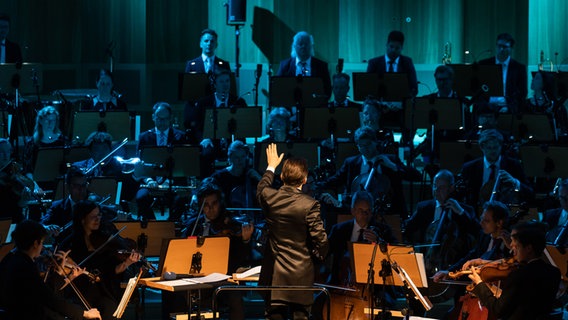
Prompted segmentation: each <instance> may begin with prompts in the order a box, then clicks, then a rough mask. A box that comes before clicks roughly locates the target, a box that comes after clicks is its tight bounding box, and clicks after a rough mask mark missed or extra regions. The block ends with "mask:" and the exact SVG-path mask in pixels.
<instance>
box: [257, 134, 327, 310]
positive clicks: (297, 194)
mask: <svg viewBox="0 0 568 320" xmlns="http://www.w3.org/2000/svg"><path fill="white" fill-rule="evenodd" d="M266 158H267V162H268V167H267V168H266V172H265V173H264V175H263V177H262V179H261V180H260V182H259V183H258V187H257V199H258V202H259V203H260V205H261V207H262V209H263V213H264V216H265V219H266V223H267V226H268V247H267V250H266V251H265V253H264V258H263V262H262V269H261V272H260V278H259V285H269V286H289V285H293V286H312V285H313V283H314V277H315V268H314V262H313V259H316V260H320V261H322V260H323V258H324V257H325V256H326V255H327V252H328V250H329V243H328V239H327V234H326V232H325V229H324V226H323V222H322V220H321V217H320V205H319V202H318V201H317V200H315V199H313V198H312V197H310V196H308V195H306V194H304V193H302V191H301V188H302V185H304V184H305V183H306V181H307V179H308V165H307V161H306V160H305V159H301V158H293V157H292V158H288V159H287V160H286V161H285V162H284V165H283V167H282V173H281V174H280V176H281V178H282V181H283V183H284V186H282V187H281V188H280V189H278V190H277V189H274V188H272V187H271V185H272V182H273V181H274V171H275V170H276V167H278V165H279V164H280V163H281V162H282V159H283V158H284V154H280V155H279V154H278V150H277V147H276V145H275V144H270V145H268V148H267V150H266ZM312 302H313V294H312V292H310V291H279V290H273V291H270V292H269V293H267V294H266V295H265V304H266V308H267V309H266V318H267V319H289V317H290V316H293V319H297V320H300V319H306V320H307V319H308V318H309V314H310V311H309V309H310V305H311V304H312Z"/></svg>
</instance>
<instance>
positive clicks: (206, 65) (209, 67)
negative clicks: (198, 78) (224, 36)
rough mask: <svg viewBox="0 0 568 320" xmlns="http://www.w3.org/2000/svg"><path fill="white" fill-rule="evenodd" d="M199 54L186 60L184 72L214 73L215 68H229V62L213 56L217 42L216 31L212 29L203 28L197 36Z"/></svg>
mask: <svg viewBox="0 0 568 320" xmlns="http://www.w3.org/2000/svg"><path fill="white" fill-rule="evenodd" d="M199 39H200V40H199V47H200V48H201V56H199V57H197V58H195V59H192V60H189V61H187V63H186V65H185V73H210V72H211V73H214V72H216V71H217V69H226V70H229V69H230V65H229V62H227V61H225V60H223V59H221V58H219V57H217V56H215V49H217V46H218V45H219V43H218V42H217V32H215V30H213V29H204V30H203V31H201V37H200V38H199Z"/></svg>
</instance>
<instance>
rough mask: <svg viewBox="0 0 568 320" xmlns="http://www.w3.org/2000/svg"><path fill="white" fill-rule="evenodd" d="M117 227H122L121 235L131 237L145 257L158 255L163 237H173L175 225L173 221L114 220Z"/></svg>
mask: <svg viewBox="0 0 568 320" xmlns="http://www.w3.org/2000/svg"><path fill="white" fill-rule="evenodd" d="M114 225H115V226H116V228H117V229H119V230H120V229H122V227H124V226H126V229H124V230H123V231H122V232H121V234H120V235H121V236H122V237H124V238H129V239H133V240H135V241H136V243H137V244H138V248H139V250H141V253H142V254H143V255H144V256H146V257H159V256H160V251H161V248H162V241H163V240H164V239H173V238H175V225H174V222H173V221H148V222H147V223H146V224H142V223H140V222H139V221H126V222H114Z"/></svg>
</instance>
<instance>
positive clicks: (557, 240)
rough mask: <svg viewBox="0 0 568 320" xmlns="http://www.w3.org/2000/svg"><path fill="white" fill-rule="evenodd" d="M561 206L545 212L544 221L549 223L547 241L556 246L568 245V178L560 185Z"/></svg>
mask: <svg viewBox="0 0 568 320" xmlns="http://www.w3.org/2000/svg"><path fill="white" fill-rule="evenodd" d="M558 200H559V202H560V208H556V209H550V210H547V211H545V212H544V216H543V219H542V221H543V222H545V223H546V225H547V228H548V229H547V232H546V242H548V243H551V244H554V245H555V246H563V247H567V246H568V179H562V181H561V182H560V184H559V185H558Z"/></svg>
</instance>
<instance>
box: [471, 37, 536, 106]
mask: <svg viewBox="0 0 568 320" xmlns="http://www.w3.org/2000/svg"><path fill="white" fill-rule="evenodd" d="M514 46H515V39H513V36H511V35H510V34H508V33H501V34H499V35H497V40H496V43H495V50H496V53H495V56H494V57H491V58H487V59H484V60H481V61H479V64H481V65H501V67H502V72H503V95H502V96H499V97H490V99H489V103H490V104H491V105H492V106H494V109H495V111H498V112H499V113H513V114H516V113H518V112H519V109H520V108H521V105H522V104H523V102H524V101H525V98H526V97H527V92H528V90H527V67H526V66H525V65H524V64H522V63H520V62H518V61H517V60H515V59H513V58H511V53H512V52H513V47H514Z"/></svg>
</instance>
